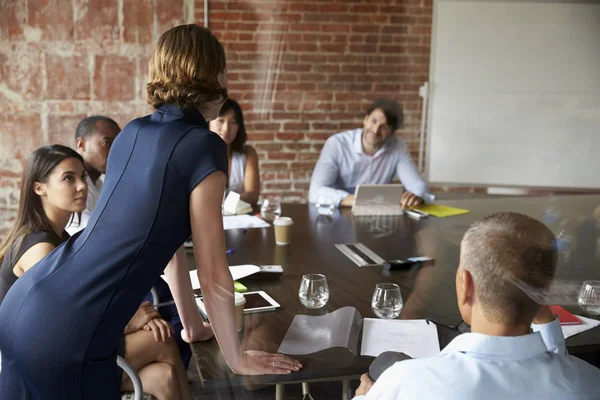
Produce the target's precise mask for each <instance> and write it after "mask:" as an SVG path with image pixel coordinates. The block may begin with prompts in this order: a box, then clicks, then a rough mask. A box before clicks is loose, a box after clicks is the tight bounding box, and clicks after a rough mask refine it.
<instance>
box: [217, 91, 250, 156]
mask: <svg viewBox="0 0 600 400" xmlns="http://www.w3.org/2000/svg"><path fill="white" fill-rule="evenodd" d="M231 110H233V115H234V117H235V120H236V121H237V123H238V126H239V127H238V132H237V135H236V137H235V139H234V140H233V142H231V150H233V151H237V152H238V153H243V152H244V144H246V140H247V139H248V135H247V134H246V125H244V114H243V113H242V108H241V107H240V105H239V104H238V102H237V101H235V100H231V99H227V100H226V101H225V103H224V104H223V107H221V111H219V117H222V116H223V115H225V114H226V113H227V112H229V111H231Z"/></svg>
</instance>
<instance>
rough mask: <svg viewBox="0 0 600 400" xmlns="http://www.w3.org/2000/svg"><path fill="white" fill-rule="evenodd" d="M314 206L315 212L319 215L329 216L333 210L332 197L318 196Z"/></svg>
mask: <svg viewBox="0 0 600 400" xmlns="http://www.w3.org/2000/svg"><path fill="white" fill-rule="evenodd" d="M315 206H316V207H317V212H318V213H319V214H321V215H329V216H331V215H333V210H335V204H333V199H332V198H331V197H329V196H319V198H318V199H317V202H316V203H315Z"/></svg>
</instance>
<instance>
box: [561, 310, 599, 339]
mask: <svg viewBox="0 0 600 400" xmlns="http://www.w3.org/2000/svg"><path fill="white" fill-rule="evenodd" d="M576 317H577V318H579V319H580V320H581V324H579V325H562V326H561V328H562V331H563V335H565V339H566V338H568V337H571V336H573V335H577V334H578V333H581V332H585V331H588V330H590V329H592V328H594V327H596V326H598V325H600V321H598V320H595V319H591V318H586V317H582V316H580V315H576Z"/></svg>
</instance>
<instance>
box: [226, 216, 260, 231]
mask: <svg viewBox="0 0 600 400" xmlns="http://www.w3.org/2000/svg"><path fill="white" fill-rule="evenodd" d="M269 226H271V225H269V223H268V222H266V221H265V220H264V219H261V218H258V217H257V216H254V215H246V214H244V215H233V216H231V217H223V229H224V230H226V231H227V230H230V229H248V228H268V227H269Z"/></svg>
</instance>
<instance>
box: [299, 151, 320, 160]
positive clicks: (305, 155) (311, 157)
mask: <svg viewBox="0 0 600 400" xmlns="http://www.w3.org/2000/svg"><path fill="white" fill-rule="evenodd" d="M318 159H319V153H299V154H298V160H299V161H315V162H316V161H317V160H318Z"/></svg>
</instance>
